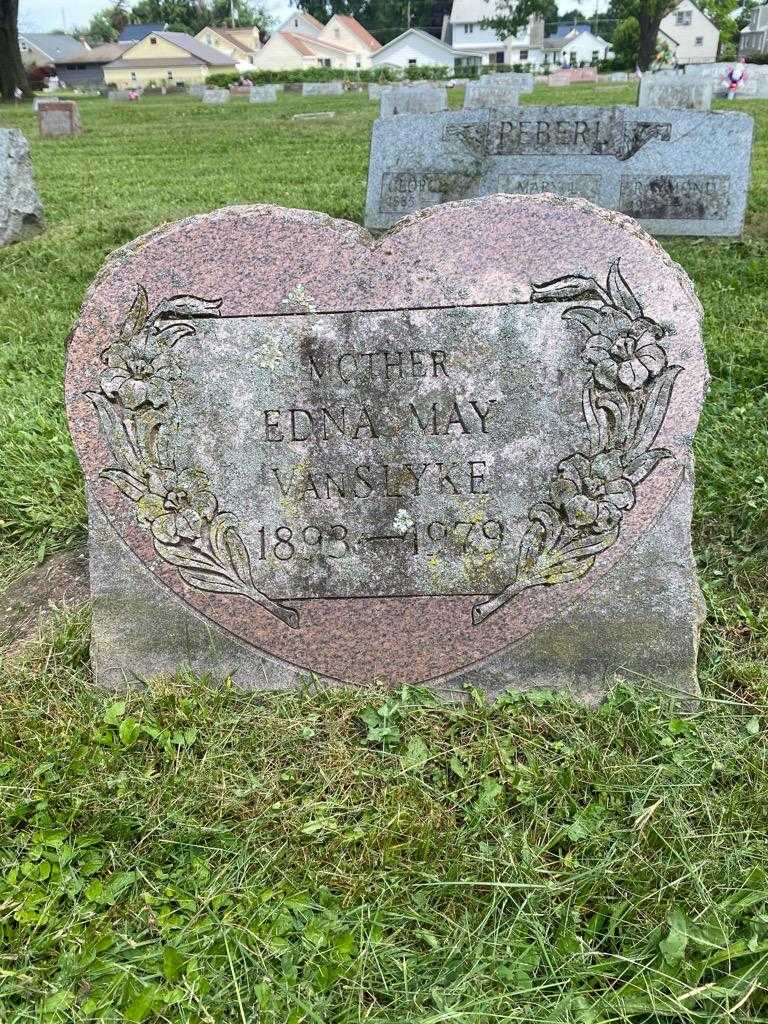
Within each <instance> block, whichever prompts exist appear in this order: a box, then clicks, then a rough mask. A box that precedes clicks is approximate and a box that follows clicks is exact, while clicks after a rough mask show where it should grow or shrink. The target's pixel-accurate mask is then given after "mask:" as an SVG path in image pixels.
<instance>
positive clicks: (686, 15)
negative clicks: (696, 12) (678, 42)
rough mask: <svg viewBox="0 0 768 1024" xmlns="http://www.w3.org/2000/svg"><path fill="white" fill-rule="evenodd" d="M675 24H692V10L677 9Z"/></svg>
mask: <svg viewBox="0 0 768 1024" xmlns="http://www.w3.org/2000/svg"><path fill="white" fill-rule="evenodd" d="M675 24H676V25H690V24H691V12H690V11H675Z"/></svg>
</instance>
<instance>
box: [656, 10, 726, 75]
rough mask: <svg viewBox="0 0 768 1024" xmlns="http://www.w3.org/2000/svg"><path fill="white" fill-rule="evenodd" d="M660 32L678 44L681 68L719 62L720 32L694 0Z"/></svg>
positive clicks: (669, 17)
mask: <svg viewBox="0 0 768 1024" xmlns="http://www.w3.org/2000/svg"><path fill="white" fill-rule="evenodd" d="M659 28H660V30H661V31H662V32H663V33H664V34H665V35H667V36H670V37H671V38H672V39H674V40H675V42H676V43H677V46H676V47H674V56H675V62H676V63H677V64H711V63H712V62H713V61H716V60H717V48H718V45H719V43H720V30H719V29H718V27H717V25H715V24H714V22H713V21H711V19H710V18H708V17H707V15H706V14H705V13H704V12H703V11H702V10H701V8H699V7H697V6H696V4H695V3H693V0H680V3H679V4H678V5H677V7H675V9H674V10H673V11H671V12H670V13H669V14H668V15H667V16H666V17H665V18H662V19H661V24H660V25H659Z"/></svg>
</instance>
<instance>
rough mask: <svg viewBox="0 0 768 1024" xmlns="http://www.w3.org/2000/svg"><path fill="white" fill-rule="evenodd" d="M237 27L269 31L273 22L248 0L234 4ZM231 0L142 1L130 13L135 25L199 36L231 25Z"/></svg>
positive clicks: (234, 0)
mask: <svg viewBox="0 0 768 1024" xmlns="http://www.w3.org/2000/svg"><path fill="white" fill-rule="evenodd" d="M232 10H233V11H234V15H235V17H234V22H235V25H236V26H237V25H242V26H249V25H257V26H258V27H259V28H264V29H266V28H267V27H268V26H269V24H270V22H271V18H270V16H269V15H268V14H267V13H266V11H265V10H264V8H263V7H254V6H253V5H252V4H251V3H250V2H249V0H233V3H232ZM231 20H232V19H231V15H230V2H229V0H211V2H208V3H204V2H198V0H139V2H138V3H137V4H134V6H133V9H132V11H131V21H132V22H134V23H136V24H141V23H142V22H143V23H145V24H148V23H152V22H159V23H161V24H163V25H167V26H168V29H169V31H170V32H188V33H189V34H190V35H192V36H194V35H196V34H197V33H198V32H199V31H200V29H203V28H205V27H206V26H207V25H221V26H224V25H230V24H231Z"/></svg>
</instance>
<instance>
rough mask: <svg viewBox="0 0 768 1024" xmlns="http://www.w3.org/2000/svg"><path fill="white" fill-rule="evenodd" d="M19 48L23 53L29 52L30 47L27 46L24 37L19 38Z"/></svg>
mask: <svg viewBox="0 0 768 1024" xmlns="http://www.w3.org/2000/svg"><path fill="white" fill-rule="evenodd" d="M19 49H20V50H21V52H22V53H29V47H28V46H27V44H26V43H25V42H24V40H23V39H20V40H19Z"/></svg>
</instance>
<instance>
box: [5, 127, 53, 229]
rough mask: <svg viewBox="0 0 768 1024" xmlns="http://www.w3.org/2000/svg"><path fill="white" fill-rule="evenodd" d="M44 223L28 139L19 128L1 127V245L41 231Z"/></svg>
mask: <svg viewBox="0 0 768 1024" xmlns="http://www.w3.org/2000/svg"><path fill="white" fill-rule="evenodd" d="M44 227H45V222H44V220H43V206H42V203H41V202H40V197H39V196H38V194H37V191H36V189H35V183H34V180H33V178H32V161H31V160H30V159H29V146H28V145H27V140H26V139H25V138H24V136H23V135H22V134H21V132H20V131H19V130H18V128H0V246H3V245H10V244H11V243H12V242H22V241H24V240H25V239H27V238H32V237H33V236H34V235H39V234H40V232H41V231H42V230H43V229H44Z"/></svg>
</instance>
